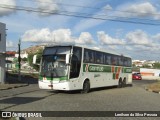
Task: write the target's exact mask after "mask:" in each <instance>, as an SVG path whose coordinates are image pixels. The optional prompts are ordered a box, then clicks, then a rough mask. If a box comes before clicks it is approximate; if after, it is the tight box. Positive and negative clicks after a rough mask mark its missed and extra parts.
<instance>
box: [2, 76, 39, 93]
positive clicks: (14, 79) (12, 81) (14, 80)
mask: <svg viewBox="0 0 160 120" xmlns="http://www.w3.org/2000/svg"><path fill="white" fill-rule="evenodd" d="M37 82H38V79H37V78H34V77H32V76H31V75H21V81H19V80H18V75H17V74H12V73H7V75H6V83H5V84H1V83H0V90H8V89H13V88H18V87H24V86H28V85H29V84H37Z"/></svg>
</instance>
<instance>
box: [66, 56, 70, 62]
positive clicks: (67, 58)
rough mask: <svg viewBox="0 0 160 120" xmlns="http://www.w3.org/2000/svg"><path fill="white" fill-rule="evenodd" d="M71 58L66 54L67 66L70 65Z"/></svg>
mask: <svg viewBox="0 0 160 120" xmlns="http://www.w3.org/2000/svg"><path fill="white" fill-rule="evenodd" d="M69 57H70V55H69V54H66V64H69Z"/></svg>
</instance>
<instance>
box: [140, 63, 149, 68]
mask: <svg viewBox="0 0 160 120" xmlns="http://www.w3.org/2000/svg"><path fill="white" fill-rule="evenodd" d="M142 67H143V68H151V66H149V65H147V64H144V65H143V66H142Z"/></svg>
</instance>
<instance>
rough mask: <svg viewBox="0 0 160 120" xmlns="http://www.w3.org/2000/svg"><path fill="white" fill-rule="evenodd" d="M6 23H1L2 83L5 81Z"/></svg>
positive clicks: (0, 79)
mask: <svg viewBox="0 0 160 120" xmlns="http://www.w3.org/2000/svg"><path fill="white" fill-rule="evenodd" d="M5 53H6V24H4V23H0V83H4V82H5Z"/></svg>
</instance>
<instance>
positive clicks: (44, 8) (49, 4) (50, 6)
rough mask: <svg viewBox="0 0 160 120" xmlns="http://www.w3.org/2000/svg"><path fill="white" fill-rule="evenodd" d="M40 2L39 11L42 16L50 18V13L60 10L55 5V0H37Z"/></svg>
mask: <svg viewBox="0 0 160 120" xmlns="http://www.w3.org/2000/svg"><path fill="white" fill-rule="evenodd" d="M37 1H38V10H39V11H40V12H42V13H40V15H42V16H49V15H50V13H52V14H53V13H56V12H57V11H58V9H59V6H58V5H57V4H56V3H55V0H45V1H44V0H37Z"/></svg>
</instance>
